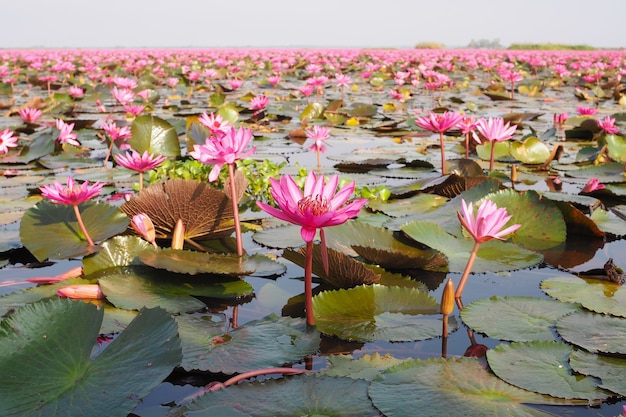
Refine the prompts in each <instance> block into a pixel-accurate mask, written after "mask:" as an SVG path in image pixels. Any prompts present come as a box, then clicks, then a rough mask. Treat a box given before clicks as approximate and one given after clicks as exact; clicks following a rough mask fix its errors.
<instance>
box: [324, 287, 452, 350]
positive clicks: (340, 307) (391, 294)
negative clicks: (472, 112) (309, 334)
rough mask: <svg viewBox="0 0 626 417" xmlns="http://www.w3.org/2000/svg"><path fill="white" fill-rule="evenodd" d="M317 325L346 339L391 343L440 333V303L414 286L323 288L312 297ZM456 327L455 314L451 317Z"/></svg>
mask: <svg viewBox="0 0 626 417" xmlns="http://www.w3.org/2000/svg"><path fill="white" fill-rule="evenodd" d="M313 312H314V315H315V324H316V326H317V328H318V329H319V330H320V331H321V332H322V333H326V334H330V335H335V336H338V337H341V338H342V339H346V340H358V341H374V340H388V341H392V342H401V341H411V340H424V339H430V338H433V337H437V336H439V335H441V328H442V324H441V316H435V315H436V314H437V313H438V312H439V304H438V303H437V301H436V300H435V299H434V298H433V297H432V296H430V295H429V294H427V293H423V292H421V291H419V290H416V289H414V288H400V287H386V286H383V285H377V284H375V285H367V286H365V285H363V286H360V287H355V288H351V289H349V290H336V291H324V292H322V293H320V294H318V295H316V296H315V297H313ZM449 320H450V323H451V326H450V327H451V328H455V327H456V325H457V324H456V321H455V319H454V317H450V318H449Z"/></svg>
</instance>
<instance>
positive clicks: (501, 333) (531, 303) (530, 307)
mask: <svg viewBox="0 0 626 417" xmlns="http://www.w3.org/2000/svg"><path fill="white" fill-rule="evenodd" d="M578 310H579V308H578V307H577V306H576V305H574V304H569V303H561V302H559V301H554V300H546V299H542V298H536V297H496V296H494V297H491V298H481V299H478V300H475V301H472V302H471V303H470V304H469V305H466V306H465V307H464V308H463V310H461V318H462V319H463V322H464V323H465V324H466V325H467V326H469V327H471V328H472V329H474V330H476V331H478V332H481V333H485V334H486V335H487V336H489V337H491V338H494V339H502V340H512V341H518V342H525V341H531V340H554V334H553V331H552V329H553V328H554V326H555V324H556V321H557V320H558V319H559V318H561V317H563V316H564V315H566V314H570V313H572V312H575V311H578Z"/></svg>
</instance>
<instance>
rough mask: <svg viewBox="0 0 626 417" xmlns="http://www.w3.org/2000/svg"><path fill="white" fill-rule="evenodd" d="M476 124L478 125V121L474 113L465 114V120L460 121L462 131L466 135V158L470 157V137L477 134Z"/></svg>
mask: <svg viewBox="0 0 626 417" xmlns="http://www.w3.org/2000/svg"><path fill="white" fill-rule="evenodd" d="M476 126H478V122H477V121H476V117H474V115H471V116H469V117H468V116H463V120H461V122H460V123H459V128H460V129H461V133H463V135H464V136H465V158H469V147H470V138H471V137H472V136H473V135H475V133H474V131H475V130H476Z"/></svg>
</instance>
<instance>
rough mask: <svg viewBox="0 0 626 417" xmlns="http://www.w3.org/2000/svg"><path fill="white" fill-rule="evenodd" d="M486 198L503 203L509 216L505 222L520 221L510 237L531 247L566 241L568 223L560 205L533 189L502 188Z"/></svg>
mask: <svg viewBox="0 0 626 417" xmlns="http://www.w3.org/2000/svg"><path fill="white" fill-rule="evenodd" d="M485 198H487V199H489V200H491V201H493V202H494V203H496V205H497V206H498V207H505V208H506V209H507V212H508V213H509V214H510V215H511V216H512V217H511V220H509V222H508V223H507V224H509V225H510V224H521V225H522V227H520V228H519V229H517V231H515V233H514V234H513V235H512V236H511V241H512V242H513V243H517V244H519V245H522V246H524V247H525V248H527V249H531V250H545V249H549V248H551V247H554V246H557V245H559V244H560V243H563V242H565V237H566V231H567V227H566V224H565V221H564V220H563V215H562V214H561V211H560V210H559V208H558V207H557V206H556V205H555V204H554V203H553V202H552V201H550V200H547V199H544V198H541V196H540V195H539V194H538V193H537V192H535V191H526V192H524V193H519V192H516V191H514V190H502V191H498V192H496V193H493V194H490V195H488V196H486V197H485Z"/></svg>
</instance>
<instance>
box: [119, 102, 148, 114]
mask: <svg viewBox="0 0 626 417" xmlns="http://www.w3.org/2000/svg"><path fill="white" fill-rule="evenodd" d="M145 108H146V106H142V105H141V104H137V105H135V106H132V105H130V104H125V105H124V111H125V112H126V114H130V115H131V116H134V117H137V116H139V115H140V114H141V112H143V111H144V109H145Z"/></svg>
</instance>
